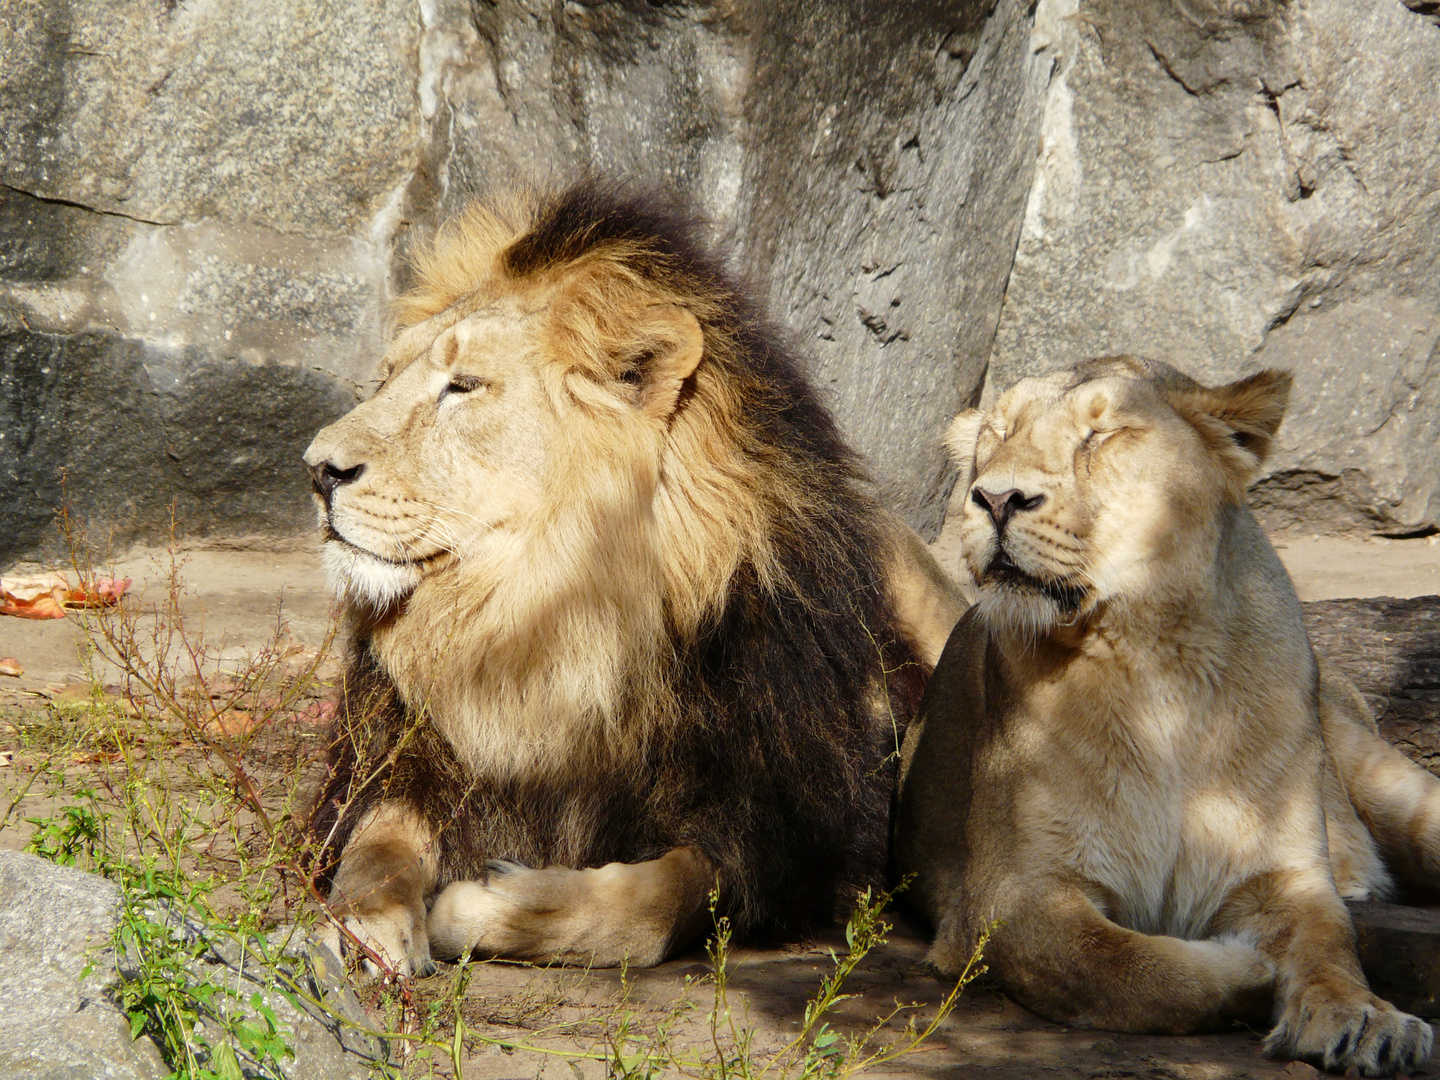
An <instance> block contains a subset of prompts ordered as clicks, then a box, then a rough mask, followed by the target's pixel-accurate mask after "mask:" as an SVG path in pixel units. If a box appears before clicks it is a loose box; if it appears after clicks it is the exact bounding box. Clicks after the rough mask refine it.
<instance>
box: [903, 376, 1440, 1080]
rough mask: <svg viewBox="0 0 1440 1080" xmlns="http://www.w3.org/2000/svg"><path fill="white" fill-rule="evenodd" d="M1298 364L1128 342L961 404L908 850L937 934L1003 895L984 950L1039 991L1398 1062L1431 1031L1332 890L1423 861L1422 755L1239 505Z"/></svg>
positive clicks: (959, 932) (945, 964)
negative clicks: (1353, 678)
mask: <svg viewBox="0 0 1440 1080" xmlns="http://www.w3.org/2000/svg"><path fill="white" fill-rule="evenodd" d="M1289 388H1290V377H1289V376H1288V375H1286V374H1283V373H1279V372H1273V371H1266V372H1261V373H1260V374H1257V375H1254V376H1252V377H1250V378H1248V379H1244V380H1242V381H1240V382H1237V383H1234V384H1232V385H1229V386H1221V387H1215V388H1210V387H1204V386H1201V385H1199V384H1197V383H1196V382H1194V381H1192V380H1191V379H1189V378H1187V377H1186V376H1184V375H1182V374H1181V373H1180V372H1178V371H1176V370H1175V369H1173V368H1171V367H1168V366H1166V365H1164V364H1157V363H1150V362H1146V361H1141V360H1135V359H1130V358H1117V359H1110V360H1097V361H1092V362H1089V363H1086V364H1082V365H1080V366H1079V367H1077V368H1075V369H1074V370H1071V371H1064V372H1059V373H1057V374H1053V375H1049V376H1047V377H1045V378H1039V379H1026V380H1024V381H1022V382H1020V383H1019V384H1017V385H1016V386H1015V387H1014V388H1013V389H1012V390H1010V391H1009V392H1008V393H1006V394H1005V395H1004V396H1002V397H1001V398H1000V399H999V400H998V401H997V402H996V403H995V406H994V407H993V408H991V409H989V410H988V411H985V412H979V411H971V412H968V413H965V414H963V415H962V416H961V417H959V418H958V419H957V420H956V422H955V424H954V426H953V427H952V429H951V432H950V436H949V441H950V445H951V448H952V451H953V453H954V455H955V457H956V459H957V461H958V462H959V464H960V468H961V482H962V483H963V484H965V485H966V490H967V494H968V500H967V502H966V505H965V517H964V521H963V526H962V538H963V540H962V542H963V551H964V558H965V561H966V563H967V565H968V566H969V568H970V570H971V572H972V573H973V575H974V577H975V579H976V582H977V584H978V588H979V593H978V599H977V603H976V606H975V607H974V608H972V609H971V611H970V612H969V613H968V614H967V615H966V616H965V618H964V619H963V620H962V621H961V623H960V625H959V626H958V627H957V628H956V630H955V632H954V634H953V635H952V636H951V639H950V642H949V644H947V646H946V649H945V652H944V654H943V656H942V658H941V660H940V663H939V665H938V666H937V667H936V670H935V675H934V677H933V678H932V680H931V682H930V685H929V687H928V689H927V691H926V695H925V698H924V701H923V702H922V705H921V709H920V712H919V714H918V716H917V719H916V721H915V723H914V724H913V725H912V726H911V729H910V732H909V734H908V735H907V737H906V740H905V746H904V751H903V755H902V765H901V768H902V776H903V778H902V790H901V794H900V799H899V806H898V814H897V821H896V836H895V842H896V860H897V864H898V867H899V869H900V870H901V871H902V872H913V873H915V874H916V875H918V876H917V880H916V882H915V884H914V886H913V887H912V890H911V892H910V896H911V898H912V901H913V902H915V903H916V904H918V906H919V908H920V910H921V911H922V912H923V914H924V915H925V916H927V917H928V918H929V919H930V920H931V921H932V923H933V925H934V928H935V943H934V946H933V948H932V950H931V954H930V956H931V959H932V960H933V961H934V962H935V963H936V964H937V965H939V966H940V967H941V968H943V969H946V970H953V969H955V968H957V967H959V966H961V965H963V963H964V961H965V960H966V959H967V958H968V957H969V955H970V952H971V949H972V948H973V946H974V943H975V939H976V937H977V935H978V934H979V933H980V932H981V931H982V930H983V929H984V928H986V927H987V926H989V925H990V924H991V923H992V922H993V921H995V920H1002V923H1001V926H1000V928H999V929H998V931H997V932H996V934H995V936H994V937H993V939H992V940H991V942H990V945H989V948H988V950H987V953H986V961H987V962H988V963H989V965H990V967H991V969H992V971H993V972H995V973H996V974H997V975H998V978H999V980H1000V982H1001V984H1002V985H1003V986H1004V988H1005V989H1006V990H1007V991H1008V992H1009V993H1011V994H1012V995H1014V996H1015V997H1016V998H1017V999H1019V1000H1020V1001H1021V1002H1023V1003H1024V1004H1026V1005H1028V1006H1030V1007H1031V1008H1033V1009H1034V1010H1035V1011H1037V1012H1039V1013H1041V1014H1042V1015H1044V1016H1047V1017H1049V1018H1051V1019H1053V1020H1057V1021H1061V1022H1063V1023H1068V1024H1074V1025H1077V1026H1088V1027H1103V1028H1111V1029H1114V1030H1119V1031H1136V1032H1146V1031H1148V1032H1187V1031H1192V1030H1195V1029H1197V1028H1202V1027H1205V1026H1208V1025H1212V1024H1214V1023H1216V1022H1217V1021H1220V1020H1222V1019H1223V1018H1226V1017H1237V1018H1243V1019H1246V1020H1249V1021H1252V1022H1260V1023H1265V1022H1268V1023H1270V1024H1272V1025H1273V1026H1272V1028H1271V1031H1270V1034H1269V1036H1268V1038H1267V1039H1266V1041H1265V1049H1266V1051H1267V1052H1268V1053H1269V1054H1271V1055H1273V1056H1277V1057H1282V1058H1291V1057H1298V1058H1305V1059H1308V1060H1310V1061H1312V1062H1314V1063H1316V1064H1319V1065H1322V1066H1324V1067H1325V1068H1327V1069H1335V1070H1345V1069H1348V1068H1350V1067H1356V1068H1358V1069H1359V1071H1360V1072H1361V1073H1362V1074H1363V1075H1366V1076H1388V1075H1391V1074H1394V1073H1395V1072H1397V1071H1409V1070H1411V1069H1412V1068H1414V1067H1415V1066H1417V1065H1419V1064H1420V1063H1421V1062H1423V1061H1424V1060H1425V1059H1426V1058H1427V1057H1428V1056H1429V1053H1430V1048H1431V1031H1430V1028H1429V1026H1428V1025H1427V1024H1425V1023H1422V1022H1421V1021H1420V1020H1417V1019H1416V1018H1415V1017H1413V1016H1408V1015H1406V1014H1405V1013H1402V1012H1400V1011H1399V1010H1397V1009H1396V1008H1395V1007H1394V1006H1392V1005H1390V1004H1389V1003H1388V1002H1385V1001H1382V1000H1380V999H1379V998H1377V997H1375V996H1374V995H1373V994H1371V993H1370V991H1369V988H1368V986H1367V985H1366V982H1365V978H1364V976H1363V975H1362V974H1361V971H1360V967H1359V964H1358V962H1357V960H1356V957H1355V947H1354V933H1353V931H1352V928H1351V925H1350V920H1349V917H1348V915H1347V913H1346V910H1345V906H1344V904H1343V903H1342V901H1341V896H1342V895H1344V896H1349V897H1357V898H1358V897H1363V896H1366V895H1377V894H1383V893H1384V892H1385V891H1386V890H1387V889H1388V888H1389V887H1390V883H1391V878H1390V876H1389V875H1390V873H1391V872H1394V873H1397V874H1400V875H1404V876H1409V877H1411V878H1412V879H1413V880H1414V881H1416V882H1417V883H1419V884H1422V885H1424V886H1427V887H1434V886H1437V885H1440V782H1437V781H1436V780H1435V779H1434V778H1432V777H1431V776H1430V774H1429V773H1427V772H1425V771H1424V770H1422V769H1420V768H1419V767H1417V766H1415V765H1413V764H1411V763H1410V762H1409V761H1408V760H1406V759H1405V758H1403V757H1402V756H1401V755H1400V754H1399V752H1397V751H1395V750H1393V749H1392V748H1391V747H1389V746H1388V745H1387V744H1386V743H1384V742H1383V741H1382V740H1381V739H1380V737H1379V736H1378V734H1377V733H1376V731H1375V725H1374V722H1373V721H1372V720H1371V719H1370V717H1369V714H1368V712H1367V711H1366V709H1365V705H1364V703H1363V701H1362V700H1361V699H1360V698H1359V696H1358V695H1357V694H1356V693H1355V691H1354V689H1353V687H1351V686H1350V685H1349V683H1348V682H1346V681H1345V680H1344V679H1343V678H1342V677H1341V676H1339V675H1338V673H1336V672H1334V671H1333V670H1329V669H1327V667H1326V665H1325V663H1324V662H1323V660H1322V661H1321V662H1319V663H1318V664H1317V660H1316V658H1315V656H1314V655H1313V654H1312V651H1311V648H1310V644H1309V642H1308V640H1307V639H1306V636H1305V632H1304V629H1303V626H1302V623H1301V617H1300V607H1299V603H1298V602H1297V600H1296V598H1295V593H1294V590H1293V589H1292V587H1291V585H1290V581H1289V578H1288V577H1287V576H1286V573H1285V570H1284V568H1283V567H1282V566H1281V564H1280V562H1279V560H1278V558H1277V557H1276V555H1275V552H1274V550H1273V549H1272V548H1271V546H1270V544H1269V542H1268V540H1267V539H1266V537H1265V535H1264V533H1263V532H1262V531H1261V529H1260V527H1259V526H1258V525H1257V524H1256V522H1255V519H1254V517H1253V516H1252V515H1251V513H1250V511H1249V510H1248V509H1247V507H1246V505H1245V490H1246V487H1247V485H1248V484H1249V482H1250V480H1251V479H1252V478H1253V477H1254V475H1255V473H1256V470H1257V468H1258V466H1259V464H1260V462H1261V461H1263V460H1264V458H1265V455H1266V452H1267V451H1268V449H1269V447H1270V443H1271V440H1272V438H1273V436H1274V434H1275V432H1276V430H1277V428H1278V427H1279V425H1280V420H1281V416H1282V414H1283V412H1284V407H1285V403H1286V399H1287V396H1288V393H1289ZM1387 867H1388V869H1387Z"/></svg>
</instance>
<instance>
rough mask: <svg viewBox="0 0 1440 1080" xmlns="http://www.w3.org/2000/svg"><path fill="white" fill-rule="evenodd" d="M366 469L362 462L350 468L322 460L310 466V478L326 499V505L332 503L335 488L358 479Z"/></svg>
mask: <svg viewBox="0 0 1440 1080" xmlns="http://www.w3.org/2000/svg"><path fill="white" fill-rule="evenodd" d="M364 471H365V465H364V463H363V462H362V463H361V464H359V465H352V466H350V468H348V469H341V468H339V467H337V466H336V465H335V464H334V462H330V461H322V462H320V463H319V464H318V465H311V466H310V479H311V481H312V482H313V483H314V484H315V490H316V492H318V493H319V495H320V498H322V499H324V500H325V505H326V506H329V505H330V500H331V499H332V498H334V496H335V489H336V488H338V487H339V486H340V485H341V484H348V483H350V482H351V481H352V480H357V479H359V477H360V474H361V473H363V472H364Z"/></svg>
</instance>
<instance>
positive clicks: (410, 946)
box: [317, 908, 435, 979]
mask: <svg viewBox="0 0 1440 1080" xmlns="http://www.w3.org/2000/svg"><path fill="white" fill-rule="evenodd" d="M335 919H337V920H338V925H337V923H336V922H335V921H330V922H326V923H325V924H324V925H323V926H321V927H320V928H319V931H318V935H317V936H318V937H319V938H320V941H321V942H322V943H323V944H325V945H328V946H329V947H330V949H331V950H332V951H333V952H334V953H335V955H336V956H338V957H340V959H341V960H345V959H346V958H347V957H357V956H358V957H359V959H360V963H361V965H362V966H363V967H364V969H365V971H366V972H367V973H368V974H370V975H376V976H378V975H381V974H384V973H385V972H386V969H388V970H389V971H391V972H394V973H395V974H396V975H404V976H407V977H411V976H413V977H415V978H421V979H423V978H426V977H427V976H430V975H433V974H435V964H434V962H433V961H432V960H431V959H430V941H429V938H428V937H427V936H426V933H425V924H424V922H423V920H422V921H421V922H420V924H419V925H418V926H417V925H416V920H415V918H414V916H413V915H412V914H411V913H410V912H409V911H406V910H405V909H404V908H397V909H393V910H391V911H385V912H376V913H373V914H369V915H355V914H352V913H340V912H337V913H336V914H335ZM342 925H343V926H344V928H345V930H346V931H348V933H342V932H341V929H340V927H341V926H342ZM351 935H354V936H353V937H352V936H351ZM356 939H359V942H360V945H363V946H364V949H362V948H360V947H359V946H357V945H356ZM365 949H368V950H370V952H371V953H374V954H375V956H378V957H379V958H380V959H381V960H382V961H384V964H385V967H384V968H382V967H381V966H380V965H379V964H377V963H376V962H375V960H374V958H372V957H371V955H370V954H369V953H367V952H366V951H365Z"/></svg>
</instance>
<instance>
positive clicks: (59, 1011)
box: [0, 851, 389, 1080]
mask: <svg viewBox="0 0 1440 1080" xmlns="http://www.w3.org/2000/svg"><path fill="white" fill-rule="evenodd" d="M120 906H121V898H120V892H119V890H118V889H117V888H116V887H115V886H114V885H112V884H111V883H110V882H108V881H106V880H105V879H104V878H100V877H96V876H95V875H93V874H87V873H85V872H83V871H80V870H76V869H74V868H71V867H64V866H56V865H55V864H54V863H51V862H47V861H46V860H44V859H41V858H38V857H36V856H34V855H24V854H20V853H17V852H9V851H7V852H0V1080H22V1078H23V1080H91V1078H92V1077H109V1078H114V1080H163V1078H164V1077H166V1076H169V1075H171V1070H170V1069H168V1068H167V1067H166V1066H165V1064H164V1062H163V1061H162V1060H161V1057H160V1052H159V1050H158V1049H157V1047H156V1044H155V1043H154V1042H153V1041H152V1040H151V1039H149V1038H146V1037H143V1036H142V1037H141V1038H139V1039H133V1038H132V1037H131V1025H130V1022H129V1019H128V1017H127V1016H126V1014H125V1013H124V1012H123V1011H122V1010H121V1008H120V1007H119V1006H118V1005H117V1004H116V991H115V988H116V985H117V983H118V982H119V981H120V980H121V979H126V978H128V979H134V978H136V976H137V974H138V972H137V962H136V958H135V956H134V955H133V954H126V953H122V954H120V955H119V957H118V958H117V956H116V953H115V950H114V948H113V947H112V940H113V935H114V932H115V927H116V924H117V921H118V918H119V911H120ZM146 917H148V918H150V919H152V920H153V921H154V922H156V923H157V924H158V925H159V926H161V927H163V928H164V929H163V930H161V931H160V932H161V933H163V934H168V935H173V936H174V938H175V940H176V941H178V942H179V943H181V945H182V946H183V951H184V953H185V954H186V955H187V956H191V957H194V958H195V959H193V960H187V961H186V964H187V973H188V977H189V979H190V980H191V984H192V985H193V986H201V985H203V984H205V983H212V984H214V985H215V986H218V987H221V988H223V989H222V990H220V991H219V992H216V993H214V994H211V995H208V996H207V998H206V1000H207V1001H208V1002H209V1003H210V1004H209V1005H208V1006H206V1005H203V1004H201V1005H199V1006H197V1007H198V1010H199V1012H200V1014H201V1016H202V1021H201V1023H200V1025H199V1027H198V1029H197V1030H198V1032H199V1034H200V1037H201V1041H202V1042H209V1043H210V1044H212V1045H218V1043H219V1041H220V1039H221V1034H220V1028H219V1027H218V1026H217V1024H216V1021H215V1016H216V1015H225V1016H228V1017H229V1020H230V1022H232V1023H233V1022H235V1021H241V1022H249V1023H252V1024H257V1025H258V1024H261V1023H263V1021H262V1020H261V1019H260V1018H259V1016H258V1011H257V1010H256V1009H255V1008H254V1006H253V1005H252V1004H251V1000H252V995H254V994H257V993H258V994H259V995H261V1000H262V1002H263V1004H264V1005H265V1006H266V1007H267V1008H268V1009H270V1010H271V1011H272V1013H273V1015H274V1017H275V1019H276V1028H277V1031H278V1033H279V1034H280V1036H281V1038H282V1039H283V1041H284V1042H285V1043H286V1045H288V1046H289V1047H290V1049H291V1051H292V1053H293V1057H290V1056H287V1057H285V1058H284V1066H285V1070H286V1075H293V1076H303V1077H306V1078H307V1080H361V1078H364V1077H368V1076H372V1075H374V1072H373V1070H372V1066H376V1065H382V1064H386V1063H388V1061H389V1056H388V1054H389V1052H388V1049H387V1047H386V1046H385V1044H384V1043H383V1042H382V1041H380V1040H378V1039H375V1038H372V1037H371V1036H369V1035H366V1034H365V1033H364V1032H365V1029H366V1027H368V1020H367V1018H366V1016H365V1013H364V1010H363V1009H362V1008H361V1006H360V1003H359V1001H358V1000H356V998H355V995H354V993H353V992H351V991H350V989H349V988H348V986H347V985H346V983H345V981H344V975H343V971H342V970H341V968H340V964H339V961H338V960H336V959H335V956H334V954H333V953H331V952H330V951H329V950H328V949H325V948H324V947H323V946H318V945H315V944H314V943H312V942H309V941H308V940H306V939H305V938H304V937H303V935H301V936H295V935H283V934H280V935H275V940H274V941H273V942H272V943H266V944H265V946H264V947H265V949H266V950H267V951H268V952H269V953H270V955H271V957H272V958H273V960H274V962H273V964H271V965H269V966H267V965H266V964H263V963H261V962H259V961H258V960H257V953H256V949H257V947H259V946H260V944H261V943H259V942H254V941H246V942H241V941H240V940H236V939H232V938H230V937H227V936H223V935H222V936H219V937H216V936H213V935H207V934H206V932H205V931H204V929H203V928H201V927H198V926H196V925H195V924H194V923H193V922H189V921H187V920H185V919H184V918H181V917H179V916H177V915H175V914H173V913H171V912H170V911H169V910H168V909H165V908H161V907H157V906H154V905H151V906H150V907H149V908H148V909H147V911H146ZM272 969H278V970H280V971H281V972H283V982H282V984H283V985H284V986H286V987H290V988H294V987H298V988H299V989H300V991H301V992H300V993H299V994H295V993H294V992H293V989H292V991H291V993H292V996H294V998H295V1002H298V1007H297V1005H296V1004H295V1003H292V1001H291V1000H290V997H288V996H287V995H286V994H284V993H281V992H279V991H278V990H277V989H276V985H277V984H276V981H275V980H274V979H273V978H272V977H271V970H272ZM196 1000H197V1001H198V998H197V999H196ZM191 1004H192V1005H194V1004H195V1002H194V1001H192V1002H191ZM207 1012H208V1013H209V1014H210V1018H209V1019H204V1017H205V1016H206V1014H207ZM200 1054H201V1057H202V1058H203V1057H204V1056H205V1050H204V1049H203V1047H202V1048H201V1050H200ZM202 1064H203V1062H202ZM240 1064H241V1066H242V1068H244V1069H245V1071H246V1075H262V1074H263V1075H270V1074H269V1072H266V1071H265V1070H263V1069H260V1068H259V1063H256V1062H253V1061H249V1060H247V1059H246V1057H245V1055H244V1054H243V1053H242V1054H241V1055H240ZM213 1067H214V1066H213V1065H212V1068H213Z"/></svg>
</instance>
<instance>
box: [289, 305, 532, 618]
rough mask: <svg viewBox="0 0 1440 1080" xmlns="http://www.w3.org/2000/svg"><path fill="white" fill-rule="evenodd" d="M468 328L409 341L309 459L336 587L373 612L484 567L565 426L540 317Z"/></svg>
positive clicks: (421, 329) (418, 330)
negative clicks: (548, 382) (422, 586)
mask: <svg viewBox="0 0 1440 1080" xmlns="http://www.w3.org/2000/svg"><path fill="white" fill-rule="evenodd" d="M456 316H457V313H455V312H444V313H442V314H441V315H438V316H436V317H435V318H433V319H431V320H429V321H427V322H425V323H422V324H420V325H419V326H416V327H413V328H411V329H410V330H409V331H407V332H406V333H404V334H403V335H401V336H400V338H399V339H398V340H397V341H396V342H395V344H394V346H393V347H392V348H391V349H390V351H389V353H388V354H387V356H386V358H385V361H384V364H383V366H382V371H385V372H386V375H385V379H384V382H383V384H382V385H381V387H380V389H379V390H378V391H377V392H376V393H375V395H374V396H373V397H371V398H370V399H369V400H368V401H366V402H364V403H363V404H362V405H360V406H359V407H357V408H356V409H354V410H353V411H352V412H350V413H349V414H348V415H346V416H345V417H343V418H342V419H340V420H339V421H337V422H336V423H334V424H332V425H330V426H329V427H327V428H325V429H324V430H323V431H321V432H320V434H319V435H317V436H316V437H315V440H314V442H312V443H311V445H310V448H309V449H308V450H307V451H306V454H305V460H306V463H307V464H308V465H309V466H310V468H311V471H312V474H313V475H314V477H315V484H316V502H317V504H318V506H319V512H320V526H321V531H322V535H323V537H324V558H325V563H326V567H327V569H328V571H329V573H330V575H331V579H332V582H333V583H334V585H335V588H336V590H337V592H338V593H340V594H342V595H344V596H347V597H349V598H351V599H354V600H356V601H359V602H365V603H368V604H370V605H371V606H375V607H384V606H386V605H388V604H390V603H392V602H393V601H395V600H397V599H399V598H401V597H403V596H406V595H408V594H409V593H410V592H411V591H412V590H413V589H414V588H415V586H416V585H417V584H419V582H420V581H421V580H422V579H423V578H425V577H426V576H427V575H429V574H432V573H435V572H438V571H442V570H444V569H445V568H446V567H447V566H449V565H451V564H452V563H453V562H454V561H456V560H457V559H470V560H473V559H476V558H480V557H483V554H484V552H485V550H486V549H487V548H488V547H493V546H495V545H497V544H501V543H504V542H505V537H506V536H507V535H509V534H511V533H512V531H513V530H514V529H515V527H516V525H517V521H518V519H520V518H523V517H524V516H525V515H527V514H529V513H531V512H533V510H534V508H535V507H536V506H537V505H538V503H539V501H540V493H541V491H542V489H543V484H544V477H545V474H546V471H547V466H548V461H549V452H550V447H552V446H553V445H554V441H555V431H556V428H557V426H558V424H559V420H560V418H559V417H558V416H557V415H556V411H555V410H554V409H553V408H551V407H550V405H549V403H548V401H547V399H546V395H545V392H544V388H543V386H542V384H541V356H540V352H539V342H538V334H537V333H536V321H537V315H536V313H535V312H533V311H526V310H525V309H524V308H523V307H522V306H521V305H520V304H518V303H517V302H516V301H514V300H513V299H511V300H510V301H509V302H502V303H496V304H494V305H489V306H486V307H482V308H481V309H480V310H477V311H475V312H472V313H470V314H468V315H465V316H464V317H461V318H457V317H456Z"/></svg>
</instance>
